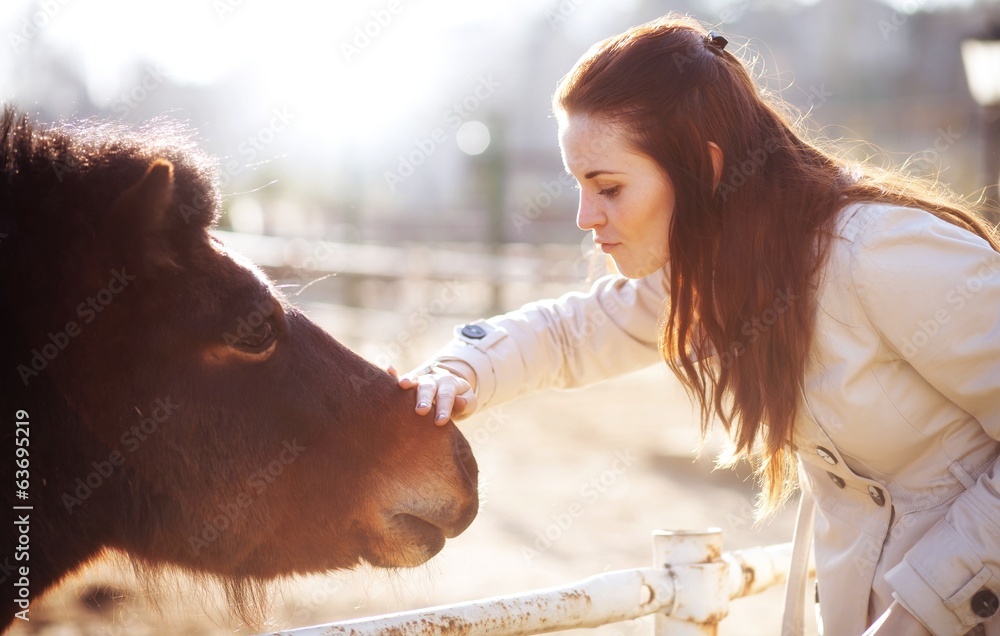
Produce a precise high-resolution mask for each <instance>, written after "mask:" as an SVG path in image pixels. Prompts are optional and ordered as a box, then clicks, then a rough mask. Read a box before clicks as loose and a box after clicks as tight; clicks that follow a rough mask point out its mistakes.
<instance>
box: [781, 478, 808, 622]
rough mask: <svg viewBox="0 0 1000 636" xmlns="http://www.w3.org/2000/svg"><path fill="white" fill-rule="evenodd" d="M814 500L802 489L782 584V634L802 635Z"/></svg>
mask: <svg viewBox="0 0 1000 636" xmlns="http://www.w3.org/2000/svg"><path fill="white" fill-rule="evenodd" d="M815 509H816V502H815V500H814V499H813V497H812V493H809V492H803V493H802V495H801V497H800V499H799V511H798V514H797V515H796V517H795V533H794V538H793V539H792V563H791V566H790V567H789V570H788V582H787V583H786V585H785V614H784V618H783V619H782V622H781V635H782V636H802V634H803V632H804V631H805V596H806V584H807V582H808V579H809V552H810V551H811V550H812V538H813V514H814V513H815Z"/></svg>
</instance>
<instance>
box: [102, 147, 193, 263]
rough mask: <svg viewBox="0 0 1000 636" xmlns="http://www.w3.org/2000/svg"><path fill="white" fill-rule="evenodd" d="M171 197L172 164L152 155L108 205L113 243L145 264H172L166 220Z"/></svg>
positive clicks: (172, 197) (172, 185)
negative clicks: (139, 174)
mask: <svg viewBox="0 0 1000 636" xmlns="http://www.w3.org/2000/svg"><path fill="white" fill-rule="evenodd" d="M173 200H174V166H173V164H172V163H170V162H169V161H167V160H166V159H156V160H155V161H153V163H151V164H150V165H149V168H147V169H146V173H145V174H144V175H142V178H141V179H139V181H138V182H137V183H135V184H133V185H132V186H130V187H129V188H127V189H126V190H125V191H124V192H122V193H121V194H120V195H119V196H118V198H117V199H116V200H115V202H114V204H113V206H112V209H111V214H110V221H111V223H110V226H111V227H110V228H109V229H110V234H111V236H112V237H114V239H116V242H118V243H119V245H118V246H117V247H118V248H119V249H124V250H125V251H126V252H128V253H129V256H131V257H133V258H136V259H138V260H140V261H141V262H142V264H143V265H145V266H146V267H152V268H158V267H164V266H166V267H176V263H175V261H174V251H173V249H172V248H171V246H170V242H169V221H168V219H169V212H170V206H171V205H172V204H173Z"/></svg>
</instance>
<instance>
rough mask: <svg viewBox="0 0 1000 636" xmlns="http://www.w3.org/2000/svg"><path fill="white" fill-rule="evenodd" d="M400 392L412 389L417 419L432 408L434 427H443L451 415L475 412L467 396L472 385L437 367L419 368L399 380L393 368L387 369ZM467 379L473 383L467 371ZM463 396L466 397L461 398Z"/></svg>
mask: <svg viewBox="0 0 1000 636" xmlns="http://www.w3.org/2000/svg"><path fill="white" fill-rule="evenodd" d="M387 371H388V372H389V374H390V375H392V377H394V378H396V380H397V382H399V386H400V387H402V388H404V389H410V388H413V387H416V389H417V408H416V412H417V414H418V415H427V414H428V413H430V412H431V407H434V409H435V412H434V423H435V424H437V425H438V426H443V425H445V424H447V423H448V420H450V419H451V418H452V416H454V415H462V414H464V413H466V412H471V411H472V410H473V409H475V404H474V402H475V398H474V396H473V394H471V393H470V392H471V391H472V389H473V386H472V384H471V383H470V382H469V381H468V380H466V379H465V378H463V377H461V376H458V375H455V374H453V373H450V372H449V371H448V370H447V369H442V368H440V367H433V368H423V369H417V370H414V371H410V372H409V373H407V374H406V375H403V376H400V375H399V372H398V371H396V369H395V368H394V367H389V368H388V369H387ZM469 374H470V377H471V378H473V381H475V375H476V374H475V372H474V371H473V370H472V368H471V367H470V368H469ZM463 394H468V395H467V396H463Z"/></svg>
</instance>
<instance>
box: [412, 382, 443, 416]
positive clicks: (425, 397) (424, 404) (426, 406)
mask: <svg viewBox="0 0 1000 636" xmlns="http://www.w3.org/2000/svg"><path fill="white" fill-rule="evenodd" d="M416 387H417V414H418V415H427V414H428V413H430V412H431V405H432V404H434V398H435V397H436V396H437V392H438V383H437V378H436V377H435V376H433V375H422V376H419V377H418V378H417V379H416Z"/></svg>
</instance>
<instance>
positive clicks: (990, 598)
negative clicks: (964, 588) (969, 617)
mask: <svg viewBox="0 0 1000 636" xmlns="http://www.w3.org/2000/svg"><path fill="white" fill-rule="evenodd" d="M998 609H1000V600H997V595H996V594H994V593H993V592H991V591H990V590H987V589H986V588H985V587H984V588H983V589H981V590H979V591H978V592H976V593H975V594H974V595H973V596H972V611H973V612H975V613H976V616H978V617H980V618H989V617H990V616H993V615H994V614H996V613H997V610H998Z"/></svg>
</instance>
